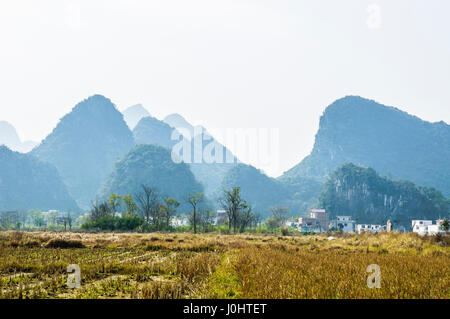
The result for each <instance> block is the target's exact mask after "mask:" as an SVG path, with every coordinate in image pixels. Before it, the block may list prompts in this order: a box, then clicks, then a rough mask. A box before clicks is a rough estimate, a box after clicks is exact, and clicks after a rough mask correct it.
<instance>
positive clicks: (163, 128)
mask: <svg viewBox="0 0 450 319" xmlns="http://www.w3.org/2000/svg"><path fill="white" fill-rule="evenodd" d="M170 118H171V119H172V120H173V121H169V123H172V124H173V125H178V126H177V127H174V126H171V125H169V124H167V122H165V121H160V120H158V119H156V118H154V117H151V116H150V117H145V118H143V119H141V120H140V121H139V123H138V124H137V125H136V127H135V128H134V130H133V135H134V139H135V143H136V144H153V145H159V146H162V147H165V148H168V149H170V150H174V152H176V154H177V155H179V156H180V157H182V158H184V157H183V155H185V156H186V157H185V158H187V161H186V163H187V164H188V165H189V167H190V169H191V171H192V172H193V173H194V175H195V178H196V179H197V180H198V181H199V182H200V183H202V185H203V186H204V189H205V194H206V195H207V196H210V195H212V194H213V193H214V192H215V191H216V189H217V187H218V186H219V185H220V183H221V182H222V180H223V177H224V176H225V174H226V173H227V171H228V170H229V169H230V168H231V167H233V166H234V165H236V164H237V163H238V162H239V160H238V159H237V158H236V156H235V155H234V154H232V153H231V152H230V151H229V150H228V149H227V148H226V147H225V146H224V145H222V144H220V143H219V142H217V141H216V140H215V139H214V137H212V136H210V135H209V133H207V132H206V130H205V129H204V128H203V127H201V126H197V127H196V129H195V130H194V126H192V125H191V124H189V123H188V122H187V121H186V120H185V119H184V118H183V117H182V116H181V115H178V114H173V115H172V116H171V117H170ZM166 119H167V117H166ZM183 128H184V129H186V130H187V131H188V132H189V133H188V135H189V136H191V135H190V134H194V133H197V134H196V135H195V136H194V135H192V136H193V137H191V138H190V139H188V138H186V139H183V137H182V136H184V135H183V134H181V132H182V131H183V130H182V129H183ZM178 130H179V131H178ZM174 131H178V134H176V132H175V134H174V135H173V136H172V134H173V133H174ZM172 137H174V139H172ZM176 138H178V139H176ZM183 141H184V142H183ZM179 143H185V144H184V145H183V148H182V149H180V150H178V149H174V146H175V145H177V144H179ZM179 145H182V144H179ZM216 150H218V153H217V156H216ZM219 150H222V154H220V151H219ZM177 151H179V153H177ZM184 151H186V154H185V153H184ZM189 151H190V152H189ZM200 156H201V158H200V162H196V160H197V159H198V158H199V157H200ZM227 156H228V158H232V159H233V162H232V163H228V162H227Z"/></svg>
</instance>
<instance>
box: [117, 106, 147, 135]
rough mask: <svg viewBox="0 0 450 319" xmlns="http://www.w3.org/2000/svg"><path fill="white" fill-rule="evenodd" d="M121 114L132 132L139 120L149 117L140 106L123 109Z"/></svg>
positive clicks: (145, 110)
mask: <svg viewBox="0 0 450 319" xmlns="http://www.w3.org/2000/svg"><path fill="white" fill-rule="evenodd" d="M122 114H123V118H124V120H125V122H126V123H127V125H128V127H129V128H130V130H133V129H134V128H135V127H136V125H137V124H138V123H139V121H140V120H141V119H143V118H144V117H147V116H150V113H149V112H148V111H147V109H145V108H144V107H143V106H142V104H136V105H132V106H130V107H129V108H127V109H125V110H124V111H123V112H122Z"/></svg>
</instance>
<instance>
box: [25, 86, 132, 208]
mask: <svg viewBox="0 0 450 319" xmlns="http://www.w3.org/2000/svg"><path fill="white" fill-rule="evenodd" d="M133 143H134V141H133V135H132V133H131V131H130V130H129V128H128V126H127V124H126V123H125V121H124V119H123V115H122V114H121V113H120V112H119V111H118V110H117V109H116V107H115V106H114V104H112V102H111V101H110V100H109V99H107V98H105V97H103V96H101V95H94V96H91V97H89V98H88V99H86V100H84V101H82V102H80V103H78V104H77V105H76V106H75V107H74V108H73V110H72V112H70V113H69V114H67V115H65V116H64V117H63V118H62V119H61V121H60V122H59V124H58V126H57V127H56V128H55V129H54V130H53V132H52V133H51V134H50V135H49V136H47V137H46V139H45V140H44V141H43V142H42V143H41V144H40V145H39V146H38V147H37V148H35V149H34V150H33V151H32V154H33V155H35V156H37V157H38V158H39V159H41V160H43V161H46V162H49V163H51V164H53V165H54V166H55V167H56V168H57V169H58V171H59V173H60V175H61V177H62V179H63V181H64V183H65V184H66V186H67V189H68V190H69V192H70V194H71V195H72V197H73V198H74V199H75V200H76V201H77V203H78V204H79V205H80V206H81V207H83V208H86V207H88V206H89V204H90V202H91V200H93V199H94V197H95V194H96V193H97V191H98V189H99V188H100V186H101V183H102V182H103V180H104V179H105V178H106V177H107V176H108V174H109V173H110V172H111V171H112V168H113V166H114V163H115V162H116V161H117V160H118V159H119V158H120V157H121V156H123V155H124V154H126V153H127V152H128V151H129V150H130V149H131V148H132V147H133Z"/></svg>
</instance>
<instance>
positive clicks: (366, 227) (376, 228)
mask: <svg viewBox="0 0 450 319" xmlns="http://www.w3.org/2000/svg"><path fill="white" fill-rule="evenodd" d="M382 231H386V226H384V225H372V224H356V232H357V233H358V234H361V233H379V232H382Z"/></svg>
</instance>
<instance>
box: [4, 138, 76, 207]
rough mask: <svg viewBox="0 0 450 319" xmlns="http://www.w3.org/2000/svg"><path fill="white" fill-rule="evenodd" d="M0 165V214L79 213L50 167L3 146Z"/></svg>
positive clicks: (27, 155) (54, 170) (32, 157)
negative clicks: (30, 210) (30, 212)
mask: <svg viewBox="0 0 450 319" xmlns="http://www.w3.org/2000/svg"><path fill="white" fill-rule="evenodd" d="M0 163H1V165H0V211H6V210H28V209H42V210H49V209H60V210H65V211H70V210H71V211H72V212H77V211H78V210H79V208H78V207H77V205H76V203H75V201H74V200H73V199H72V198H71V197H70V195H69V193H68V192H67V189H66V186H65V185H64V183H63V182H62V180H61V178H60V176H59V174H58V171H57V170H56V169H55V168H54V167H53V166H52V165H51V164H48V163H43V162H41V161H39V160H38V159H37V158H35V157H34V156H31V155H29V154H21V153H17V152H13V151H11V150H9V149H8V148H7V147H6V146H0Z"/></svg>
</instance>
